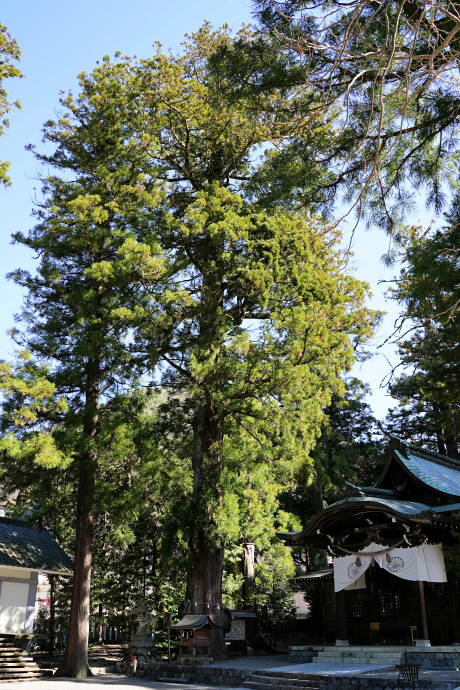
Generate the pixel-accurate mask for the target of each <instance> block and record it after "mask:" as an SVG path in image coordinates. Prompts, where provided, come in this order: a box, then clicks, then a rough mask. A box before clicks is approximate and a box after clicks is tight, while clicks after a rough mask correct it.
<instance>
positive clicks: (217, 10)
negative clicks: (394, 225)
mask: <svg viewBox="0 0 460 690" xmlns="http://www.w3.org/2000/svg"><path fill="white" fill-rule="evenodd" d="M205 20H208V21H210V22H211V24H213V25H214V26H221V25H222V24H224V23H227V24H229V25H230V26H231V27H232V28H233V29H235V30H236V29H238V28H239V27H240V26H241V24H242V23H250V22H251V3H250V2H249V1H248V0H233V1H232V2H231V3H223V2H210V1H209V0H206V1H204V0H200V1H198V2H197V1H195V2H193V3H192V2H186V1H185V0H170V1H169V2H166V1H165V0H162V2H159V1H158V0H150V2H149V1H148V0H131V2H130V3H129V4H128V3H126V2H121V1H120V0H110V2H109V0H79V2H75V3H62V2H58V1H57V0H42V1H41V2H39V3H38V2H36V0H20V1H19V2H17V3H7V4H5V5H4V6H3V8H2V10H1V12H0V22H1V23H2V24H4V25H6V26H7V27H8V29H9V30H10V32H11V34H12V35H13V36H14V37H15V38H16V40H17V41H18V43H19V45H20V47H21V50H22V53H23V55H22V60H21V65H20V67H21V70H22V71H23V73H24V75H25V77H24V79H21V80H10V81H9V82H7V84H6V86H7V90H8V93H9V95H10V97H11V99H12V100H16V99H19V100H20V101H21V104H22V110H21V111H16V110H15V111H13V112H12V113H11V116H10V120H11V127H10V129H9V130H8V131H7V134H6V135H5V136H4V137H2V138H1V139H0V151H1V153H0V158H1V159H2V160H5V159H6V160H9V161H11V164H12V167H11V178H12V181H13V186H12V187H10V188H8V189H7V190H4V189H0V281H1V300H0V358H3V359H11V358H12V355H13V351H14V348H13V345H12V343H11V341H10V339H9V338H8V336H7V335H6V333H5V332H6V330H7V328H9V327H11V326H12V325H13V314H14V313H15V312H18V311H19V309H20V305H21V299H22V296H21V293H20V291H19V289H18V288H17V287H16V286H15V285H14V284H13V283H11V282H8V281H6V279H5V278H4V276H5V274H6V273H7V272H8V271H11V270H13V269H14V268H18V267H32V266H33V261H32V258H31V256H30V252H28V251H26V250H25V249H24V248H22V247H19V246H12V245H11V243H10V236H11V233H13V232H16V231H18V230H21V231H23V232H27V231H28V229H29V228H30V227H32V225H33V222H34V221H33V218H32V217H31V211H32V208H33V198H34V187H36V186H37V187H38V183H37V181H36V178H37V165H36V162H35V160H34V158H33V156H32V155H31V154H30V153H28V152H26V151H25V149H24V147H25V146H26V145H27V144H28V143H33V144H37V145H39V144H40V141H41V127H42V125H43V123H44V122H45V121H46V120H48V119H51V118H53V117H54V115H55V108H56V107H57V105H58V95H59V91H60V90H64V91H67V90H68V89H72V88H75V86H76V76H77V75H78V74H79V73H80V72H82V71H90V70H91V69H92V68H93V67H94V66H95V63H96V61H97V60H99V59H100V58H101V57H102V56H104V55H113V54H114V53H115V52H116V51H117V50H118V51H120V52H121V53H122V54H123V55H137V57H148V56H149V55H152V53H153V48H152V45H153V43H154V42H156V41H160V42H161V43H162V44H163V47H164V49H168V48H171V49H173V50H174V51H176V50H179V49H180V44H181V42H182V40H183V37H184V34H185V33H191V32H193V31H196V30H197V29H198V28H199V27H200V26H201V25H202V24H203V22H204V21H205ZM413 220H414V222H416V220H417V219H413ZM353 225H354V223H353V219H350V220H349V221H348V223H346V224H345V225H344V232H345V235H346V234H347V232H349V230H347V228H349V229H351V228H352V227H353ZM387 246H388V239H387V238H386V237H385V236H384V235H383V233H381V232H380V231H376V230H374V231H371V232H367V233H366V232H364V231H363V230H362V229H358V231H357V233H356V235H355V241H354V251H355V254H356V257H355V260H354V262H353V263H354V266H355V268H356V275H357V276H358V277H360V278H362V279H363V280H367V281H368V282H369V283H370V284H371V287H372V290H373V292H374V293H375V298H374V300H373V302H372V305H373V306H374V307H376V308H378V309H384V310H390V313H389V315H388V316H387V318H386V319H385V322H384V325H383V327H382V328H381V330H380V332H379V333H378V334H377V336H376V337H375V339H374V343H375V345H376V346H377V345H379V344H380V343H382V342H383V340H385V338H386V336H387V335H389V334H390V333H391V332H392V325H393V322H394V319H395V318H396V315H397V311H396V309H395V307H394V305H392V304H390V305H388V304H387V303H386V302H385V300H384V296H383V294H384V291H385V287H383V286H379V285H378V281H379V280H382V279H383V280H388V279H389V278H390V277H391V275H392V273H393V272H392V271H387V270H386V269H385V268H384V266H383V265H382V263H381V262H380V256H381V255H382V254H383V253H384V252H385V251H386V249H387ZM374 351H375V353H376V354H375V356H374V357H373V359H372V360H371V361H370V362H368V363H367V364H366V365H365V366H362V367H358V368H357V369H356V371H355V373H356V375H357V376H359V377H360V378H362V379H363V380H364V381H366V382H367V383H369V384H370V385H371V387H372V390H373V395H372V397H370V398H369V402H370V404H371V405H372V407H373V408H374V410H375V412H376V414H377V416H379V417H381V418H382V417H383V416H384V415H385V412H386V409H387V407H388V406H389V405H390V406H391V399H389V398H388V396H387V395H386V393H385V391H384V390H382V389H380V388H379V385H380V382H381V380H382V378H383V377H384V376H385V375H386V374H387V373H388V372H389V370H390V367H389V365H388V363H387V358H388V359H389V360H390V361H391V362H392V363H396V361H397V360H396V356H395V353H394V347H393V346H391V345H390V346H386V347H385V348H384V349H383V350H382V349H377V348H374Z"/></svg>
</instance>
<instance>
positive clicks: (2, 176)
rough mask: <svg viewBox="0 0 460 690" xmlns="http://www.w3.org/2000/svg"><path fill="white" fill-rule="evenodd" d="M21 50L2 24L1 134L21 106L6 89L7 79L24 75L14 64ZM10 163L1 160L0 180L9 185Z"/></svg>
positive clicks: (0, 64) (0, 32)
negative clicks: (16, 109)
mask: <svg viewBox="0 0 460 690" xmlns="http://www.w3.org/2000/svg"><path fill="white" fill-rule="evenodd" d="M20 55H21V51H20V50H19V46H18V44H17V43H16V41H15V39H14V38H12V37H11V35H10V33H9V32H8V29H7V28H6V26H4V25H3V24H0V136H1V135H2V134H4V133H5V129H6V128H7V127H9V124H10V123H9V120H8V119H7V117H6V116H7V114H8V113H9V112H10V110H11V107H12V106H13V105H14V106H16V108H20V107H21V106H20V104H19V103H18V102H17V101H16V102H15V103H10V102H9V100H8V94H7V92H6V90H5V86H4V81H5V79H11V78H12V77H22V76H23V75H22V74H21V72H20V71H19V69H18V68H17V67H16V65H15V64H14V63H15V62H17V61H19V60H20ZM9 167H10V164H9V163H8V162H7V161H0V182H1V183H2V184H3V185H5V186H7V185H9V184H10V179H9V177H8V170H9Z"/></svg>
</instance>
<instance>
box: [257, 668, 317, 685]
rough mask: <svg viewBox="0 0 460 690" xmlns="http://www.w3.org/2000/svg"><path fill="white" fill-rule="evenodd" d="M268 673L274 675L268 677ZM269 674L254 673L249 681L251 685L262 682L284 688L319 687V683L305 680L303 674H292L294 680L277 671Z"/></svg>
mask: <svg viewBox="0 0 460 690" xmlns="http://www.w3.org/2000/svg"><path fill="white" fill-rule="evenodd" d="M268 673H270V674H272V675H268ZM268 673H267V675H263V674H262V673H253V674H252V675H250V676H249V681H250V682H251V683H261V682H262V683H265V684H267V683H268V684H269V685H282V686H284V687H286V686H295V687H302V688H313V687H317V685H318V683H317V681H314V680H311V679H309V678H303V677H302V674H292V675H293V676H294V675H295V677H294V678H286V677H285V676H281V675H280V674H279V673H278V672H277V671H269V672H268ZM245 682H246V681H245Z"/></svg>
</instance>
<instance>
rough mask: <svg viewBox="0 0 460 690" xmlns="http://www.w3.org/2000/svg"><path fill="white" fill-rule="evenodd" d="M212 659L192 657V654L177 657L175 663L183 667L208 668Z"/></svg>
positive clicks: (208, 657)
mask: <svg viewBox="0 0 460 690" xmlns="http://www.w3.org/2000/svg"><path fill="white" fill-rule="evenodd" d="M213 661H214V659H213V658H212V657H211V656H194V655H193V654H190V655H187V654H184V655H183V656H178V657H177V663H178V664H182V665H183V666H208V665H209V664H212V662H213Z"/></svg>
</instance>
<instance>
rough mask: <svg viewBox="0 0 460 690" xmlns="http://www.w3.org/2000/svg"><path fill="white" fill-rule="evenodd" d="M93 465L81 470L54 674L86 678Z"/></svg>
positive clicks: (87, 674) (87, 667)
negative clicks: (63, 630)
mask: <svg viewBox="0 0 460 690" xmlns="http://www.w3.org/2000/svg"><path fill="white" fill-rule="evenodd" d="M93 495H94V466H92V465H90V466H89V467H83V468H81V469H80V481H79V485H78V497H77V528H76V535H75V539H76V544H75V565H74V575H73V586H72V599H71V604H70V617H69V631H68V635H67V644H66V647H65V651H64V656H63V658H62V661H61V663H60V665H59V668H58V669H57V671H56V673H55V675H56V676H64V677H69V678H87V677H88V676H91V675H92V673H91V671H90V669H89V666H88V637H89V614H90V586H91V560H92V532H93V511H92V507H90V506H91V505H92V498H93Z"/></svg>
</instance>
